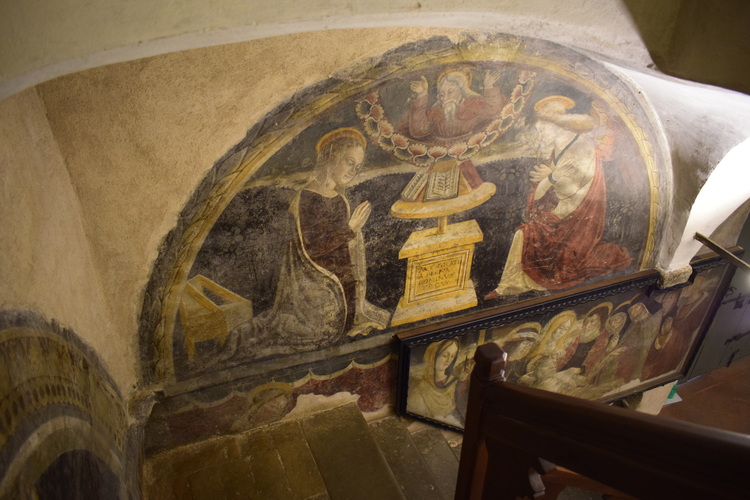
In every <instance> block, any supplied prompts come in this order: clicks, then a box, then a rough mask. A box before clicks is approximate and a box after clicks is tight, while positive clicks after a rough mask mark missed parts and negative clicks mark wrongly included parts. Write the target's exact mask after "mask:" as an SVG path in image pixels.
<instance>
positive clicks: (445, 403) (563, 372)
mask: <svg viewBox="0 0 750 500" xmlns="http://www.w3.org/2000/svg"><path fill="white" fill-rule="evenodd" d="M722 271H723V269H713V270H709V271H705V272H704V273H702V274H699V275H698V276H697V277H696V279H695V282H694V283H693V284H692V285H690V286H687V287H683V288H677V289H672V290H667V291H658V292H651V293H648V294H647V293H644V291H636V292H626V293H621V294H618V295H614V296H612V297H608V298H607V299H606V300H603V301H601V302H599V303H595V305H593V303H587V304H582V305H578V306H575V307H573V308H571V309H567V310H563V311H558V312H556V313H548V314H546V315H544V317H543V318H540V319H539V320H538V321H535V320H534V319H533V318H532V319H527V320H525V321H519V322H515V323H512V324H506V325H501V326H496V327H492V328H487V329H481V330H479V331H477V332H473V333H469V334H465V335H463V336H461V337H452V338H445V339H442V340H439V341H436V342H432V343H430V344H427V345H426V346H423V347H419V348H415V349H413V350H412V352H411V368H410V372H409V382H408V384H409V388H408V396H407V411H409V412H410V413H413V414H416V415H420V416H423V417H427V418H430V419H432V420H437V421H439V422H443V423H446V424H449V425H452V426H455V427H463V422H464V417H465V411H466V403H467V393H468V383H469V375H470V372H471V369H472V368H473V356H474V352H475V351H476V348H477V346H478V345H482V344H485V343H489V342H494V343H496V344H498V345H499V346H500V347H501V348H502V349H503V350H504V351H505V352H506V353H507V354H508V358H507V361H506V368H505V376H506V379H507V380H508V381H509V382H513V383H517V384H522V385H526V386H530V387H535V388H539V389H544V390H548V391H552V392H556V393H561V394H567V395H571V396H576V397H581V398H585V399H592V400H600V401H609V400H614V399H617V398H618V397H622V396H625V395H628V394H632V393H635V392H639V391H641V390H645V389H647V388H650V387H653V386H654V385H657V384H658V383H662V382H666V381H668V380H670V379H674V378H677V376H678V375H679V374H681V372H682V371H683V370H684V369H685V365H686V363H688V362H689V356H690V355H691V354H692V352H693V351H694V346H695V344H696V341H697V340H699V339H698V337H699V333H701V332H702V331H703V328H705V324H706V321H707V317H706V316H707V313H708V312H709V311H710V309H711V305H712V304H713V303H714V302H715V298H716V293H717V284H718V282H719V279H720V277H721V272H722Z"/></svg>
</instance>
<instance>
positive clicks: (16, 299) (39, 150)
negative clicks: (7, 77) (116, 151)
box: [0, 89, 135, 389]
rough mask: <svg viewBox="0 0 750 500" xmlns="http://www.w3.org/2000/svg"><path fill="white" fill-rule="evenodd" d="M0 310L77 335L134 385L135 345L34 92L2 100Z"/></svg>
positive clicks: (127, 383) (119, 376) (124, 383)
mask: <svg viewBox="0 0 750 500" xmlns="http://www.w3.org/2000/svg"><path fill="white" fill-rule="evenodd" d="M0 117H2V119H0V186H2V192H1V193H0V221H2V227H3V229H2V238H0V256H1V257H0V283H2V285H3V286H2V288H0V308H2V309H3V310H13V309H17V310H31V311H35V312H38V313H40V314H42V315H44V316H45V317H47V318H48V319H50V320H55V321H58V322H59V323H60V324H61V325H62V326H64V327H68V328H71V329H73V330H74V331H75V332H76V333H77V334H78V335H79V336H80V337H81V338H82V339H83V340H84V341H85V342H86V343H88V344H89V345H90V346H91V347H92V348H94V349H95V350H96V351H97V353H98V354H99V355H100V357H101V358H102V359H103V360H104V362H105V365H106V368H107V369H108V371H109V372H110V374H111V375H112V376H113V377H114V379H115V380H116V381H117V383H118V384H119V385H120V387H121V388H124V389H127V388H128V387H129V386H130V385H131V384H133V383H134V382H135V363H134V362H135V360H134V357H133V351H132V349H131V345H132V339H130V338H128V337H127V336H125V335H123V331H122V329H118V328H116V326H115V324H114V323H113V322H111V321H110V319H109V318H110V315H109V311H108V308H107V305H106V302H105V300H104V296H103V293H102V287H101V285H100V281H99V275H98V273H97V272H96V270H95V267H94V265H93V259H92V254H91V250H90V247H89V245H88V239H87V237H86V233H85V229H84V226H83V223H82V218H81V208H80V205H79V203H78V199H77V197H76V193H75V192H74V191H73V190H72V189H71V185H70V177H69V176H68V172H67V170H66V168H65V164H64V161H63V158H62V157H61V155H60V152H59V150H58V148H57V144H56V143H55V140H54V137H53V136H52V133H51V131H50V129H49V125H48V123H47V120H46V117H45V110H44V107H43V105H42V103H41V102H40V100H39V98H38V96H37V93H36V91H35V90H33V89H32V90H28V91H24V92H21V93H19V94H17V95H15V96H13V97H11V98H8V99H5V100H3V101H0Z"/></svg>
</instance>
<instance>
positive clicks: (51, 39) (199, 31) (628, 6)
mask: <svg viewBox="0 0 750 500" xmlns="http://www.w3.org/2000/svg"><path fill="white" fill-rule="evenodd" d="M642 3H643V2H641V1H636V2H623V1H621V0H600V1H597V2H591V1H590V0H566V1H562V2H561V1H555V0H526V1H518V0H501V1H498V0H471V1H468V0H459V1H456V0H428V1H421V2H416V1H409V2H407V1H404V0H385V1H381V2H368V1H364V0H354V1H351V2H346V3H345V4H342V3H341V2H337V1H335V0H311V1H308V2H295V1H293V0H280V1H279V0H276V1H269V0H255V1H253V2H250V4H251V5H252V8H248V2H246V1H240V0H219V1H213V2H205V1H202V0H190V1H187V2H151V1H147V0H135V1H130V2H118V1H117V0H102V1H98V2H88V1H86V0H64V1H54V0H42V1H40V2H4V3H3V4H2V5H0V46H2V47H3V48H4V50H3V52H2V53H0V97H1V96H4V95H8V94H11V93H13V92H16V91H18V90H20V89H22V88H25V87H28V86H30V85H34V84H36V83H39V82H41V81H44V80H48V79H50V78H54V77H56V76H60V75H63V74H67V73H72V72H75V71H80V70H82V69H86V68H91V67H94V66H100V65H103V64H109V63H114V62H121V61H126V60H134V59H138V58H142V57H147V56H152V55H156V54H163V53H167V52H174V51H178V50H186V49H192V48H197V47H205V46H210V45H219V44H226V43H232V42H239V41H245V40H251V39H258V38H264V37H269V36H275V35H281V34H288V33H298V32H304V31H312V30H325V29H332V28H353V27H378V26H380V27H385V26H438V27H445V28H460V29H481V30H496V31H502V32H508V33H514V34H516V35H524V36H533V37H539V38H545V39H548V40H552V41H556V42H558V43H563V44H566V45H570V46H573V47H578V48H582V49H585V50H589V51H592V52H596V53H600V54H608V56H609V57H611V58H613V59H616V60H622V61H630V62H631V63H632V64H634V65H635V66H638V67H645V66H646V65H647V64H650V62H651V59H650V57H649V53H648V50H647V49H646V46H645V45H644V43H643V41H642V40H641V36H640V35H639V33H638V29H637V27H636V25H635V23H634V21H633V18H632V15H631V11H632V12H634V13H636V14H640V13H641V12H642V11H644V9H645V10H647V14H648V17H647V19H652V18H658V19H660V20H662V21H663V24H662V26H664V25H670V24H672V23H673V22H674V20H675V19H676V18H677V15H678V13H679V9H678V8H677V7H678V6H677V5H676V4H675V2H667V3H663V2H659V5H660V7H653V6H650V7H648V6H645V7H648V9H646V8H645V7H644V6H643V5H642ZM652 3H653V2H652ZM662 4H663V6H662ZM652 38H654V40H656V41H655V42H654V43H666V42H668V41H669V38H668V37H667V36H662V37H660V38H658V37H652Z"/></svg>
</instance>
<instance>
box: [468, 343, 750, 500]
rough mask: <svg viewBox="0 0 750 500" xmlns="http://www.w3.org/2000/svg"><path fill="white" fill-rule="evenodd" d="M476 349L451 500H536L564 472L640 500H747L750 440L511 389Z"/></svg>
mask: <svg viewBox="0 0 750 500" xmlns="http://www.w3.org/2000/svg"><path fill="white" fill-rule="evenodd" d="M503 358H504V353H503V351H502V350H501V349H500V347H498V346H497V345H496V344H493V343H490V344H486V345H483V346H480V347H479V348H478V349H477V353H476V355H475V361H476V364H475V367H474V371H473V373H472V380H471V384H470V387H469V406H468V411H467V415H466V424H465V432H464V444H463V449H462V454H461V464H460V467H459V476H458V485H457V488H456V499H461V500H463V499H480V498H493V499H506V498H507V499H515V498H519V497H520V498H523V497H529V498H535V497H536V498H539V497H540V496H542V495H543V494H544V488H545V487H544V484H543V483H544V474H545V473H548V472H549V471H551V470H554V469H555V466H560V467H565V468H566V469H570V470H572V471H575V472H577V473H579V474H581V475H583V476H585V477H587V478H591V479H593V480H594V481H598V482H600V483H603V484H605V485H609V486H611V487H612V488H614V489H616V490H619V491H621V492H624V493H626V494H628V495H632V496H633V497H636V498H642V499H650V498H661V499H663V498H680V499H689V498H701V499H705V498H711V499H719V498H732V499H736V498H747V497H748V496H749V495H748V488H747V486H746V480H745V474H747V468H748V466H750V437H748V436H745V435H743V434H737V433H733V432H728V431H721V430H716V429H710V428H706V427H702V426H698V425H694V424H689V423H686V422H681V421H677V420H672V419H667V418H663V417H657V416H653V415H646V414H642V413H638V412H634V411H630V410H626V409H623V408H616V407H612V406H608V405H605V404H601V403H595V402H592V401H586V400H582V399H578V398H573V397H569V396H564V395H560V394H555V393H550V392H546V391H542V390H538V389H534V388H531V387H525V386H520V385H515V384H511V383H507V382H505V381H504V378H503V372H502V370H503V368H504V366H505V362H504V360H503Z"/></svg>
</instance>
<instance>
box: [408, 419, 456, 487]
mask: <svg viewBox="0 0 750 500" xmlns="http://www.w3.org/2000/svg"><path fill="white" fill-rule="evenodd" d="M412 439H413V440H414V444H415V445H416V447H417V449H418V450H419V452H420V454H421V455H422V456H423V457H424V459H425V461H426V462H427V466H428V467H429V468H430V470H431V471H432V475H433V477H434V478H435V480H436V483H435V485H436V486H437V488H438V489H439V490H440V491H441V492H442V494H443V496H444V497H445V498H453V496H454V495H455V492H456V481H457V480H458V459H457V458H456V454H455V452H454V450H453V448H451V446H450V445H449V444H448V441H446V440H445V436H443V433H442V432H441V431H439V430H438V429H435V428H434V427H426V428H424V429H421V430H419V431H418V432H415V433H413V434H412Z"/></svg>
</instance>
